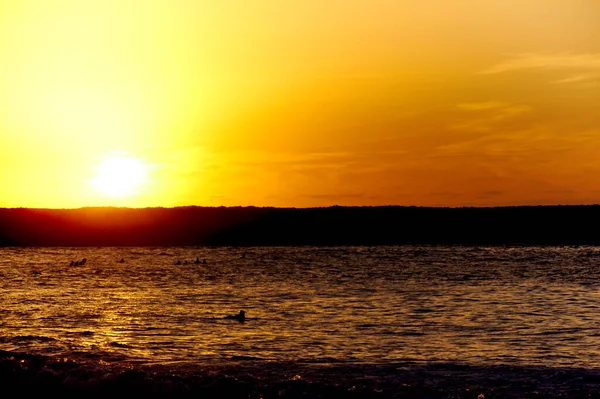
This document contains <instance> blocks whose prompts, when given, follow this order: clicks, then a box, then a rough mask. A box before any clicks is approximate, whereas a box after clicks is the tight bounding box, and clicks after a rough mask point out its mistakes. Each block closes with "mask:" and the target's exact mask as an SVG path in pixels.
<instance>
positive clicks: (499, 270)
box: [0, 246, 600, 398]
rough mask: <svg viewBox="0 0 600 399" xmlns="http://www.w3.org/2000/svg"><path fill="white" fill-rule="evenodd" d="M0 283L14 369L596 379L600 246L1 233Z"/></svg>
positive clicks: (550, 388)
mask: <svg viewBox="0 0 600 399" xmlns="http://www.w3.org/2000/svg"><path fill="white" fill-rule="evenodd" d="M83 258H86V262H85V264H84V265H77V266H73V265H71V263H72V262H73V261H80V260H81V259H83ZM121 259H122V260H123V261H121ZM196 259H198V262H195V260H196ZM204 261H205V262H206V263H204ZM179 263H181V264H179ZM0 293H1V302H0V350H1V351H2V358H3V359H4V362H5V363H4V376H5V378H7V379H10V378H9V377H6V375H7V374H6V373H9V372H10V373H15V372H16V371H17V370H18V371H19V372H20V373H23V374H22V379H23V381H28V380H32V381H33V380H36V381H38V382H39V381H46V382H44V383H42V385H43V384H50V383H49V382H48V381H47V380H48V378H49V377H48V375H50V376H51V378H50V380H49V381H51V384H50V385H49V386H53V387H55V388H56V387H60V389H62V390H64V389H67V388H66V387H70V389H82V388H81V387H82V386H90V385H91V386H94V387H95V388H96V389H99V386H100V385H101V386H104V387H106V386H107V384H109V385H110V384H113V385H114V384H115V381H117V379H118V376H120V375H121V376H122V375H123V374H122V373H123V372H126V371H128V372H132V371H135V372H139V373H143V376H144V377H143V378H141V377H139V376H140V375H142V374H140V375H138V374H136V375H137V377H136V378H133V379H132V377H131V375H130V376H129V377H128V378H125V379H124V380H123V379H122V380H121V384H125V385H124V386H129V385H131V384H134V381H133V380H135V381H137V380H138V379H141V380H143V381H146V383H147V384H151V385H152V386H154V385H156V384H157V383H158V382H157V381H159V380H160V381H162V383H161V384H162V385H161V386H162V387H163V389H166V390H167V395H166V397H168V396H170V395H174V394H175V393H178V394H183V393H187V394H191V393H190V392H192V391H193V390H192V388H191V387H192V386H194V384H196V385H198V384H199V383H198V378H200V377H198V375H200V374H201V375H202V376H203V377H202V378H204V379H202V381H203V382H202V383H201V384H200V385H201V386H202V387H203V391H202V392H204V393H206V392H208V391H206V389H208V388H207V386H214V385H215V381H217V382H218V381H222V379H223V378H231V379H232V381H236V383H237V384H238V385H239V386H238V388H239V389H237V390H235V391H232V392H229V391H226V395H225V394H224V393H223V389H225V388H224V387H220V388H219V389H217V390H216V391H214V392H213V391H210V392H212V394H213V396H215V397H219V396H221V397H222V396H223V395H225V396H229V397H233V396H238V397H257V398H258V397H268V396H269V395H271V396H273V397H282V396H285V395H288V396H289V395H292V394H291V393H290V392H294V394H299V393H302V392H300V391H303V390H304V394H307V392H308V393H311V392H312V393H311V395H313V396H315V397H317V396H320V397H328V395H327V392H329V391H327V389H325V388H323V387H337V389H338V390H339V389H343V392H344V393H345V394H348V395H350V393H352V394H353V395H355V396H356V395H358V394H357V392H358V391H357V389H359V390H360V389H366V390H368V392H369V394H370V395H383V396H385V395H388V396H390V397H425V396H427V395H430V396H427V397H450V396H449V395H451V394H450V393H449V392H455V391H456V390H459V391H460V392H471V393H475V392H477V395H479V394H481V395H484V396H485V395H486V394H487V397H488V398H489V397H490V395H492V396H493V395H494V393H495V394H496V395H497V396H496V397H509V396H510V395H515V396H514V397H519V396H518V395H521V394H522V393H523V392H525V391H527V392H531V391H535V392H546V394H545V395H546V396H548V397H550V395H558V394H563V395H565V394H566V393H565V392H567V393H568V392H571V391H573V390H576V391H577V392H580V391H581V390H588V392H589V391H594V392H595V390H600V388H598V387H600V383H599V382H598V381H600V377H599V376H598V375H597V374H596V373H597V370H599V369H600V329H599V327H600V248H597V247H527V246H513V247H510V246H507V247H500V246H498V247H461V246H424V247H414V246H373V247H356V246H351V247H151V248H147V247H135V248H131V247H128V248H122V247H119V248H53V247H50V248H48V247H46V248H16V247H15V248H2V249H0ZM240 310H244V311H245V312H246V320H245V321H244V322H239V321H237V320H230V319H225V318H224V316H226V315H230V314H237V313H238V312H239V311H240ZM1 370H2V369H0V371H1ZM74 370H79V371H78V372H74ZM83 370H85V372H84V371H83ZM50 371H51V372H50ZM109 371H110V372H109ZM198 373H200V374H198ZM40 375H43V376H44V378H45V379H42V380H40V378H41V377H40ZM175 375H177V376H178V377H177V378H178V379H179V380H178V381H180V380H181V379H182V378H191V377H190V376H191V375H194V376H195V378H196V379H195V380H193V381H191V382H190V381H189V380H185V381H187V382H185V383H182V382H180V385H176V384H175V385H174V378H175V377H173V376H175ZM208 375H210V376H211V377H210V378H212V379H211V380H210V381H211V382H210V383H209V382H207V381H206V380H205V378H208V377H207V376H208ZM69 376H70V378H71V380H69ZM73 376H78V377H73ZM73 378H74V379H73ZM165 379H166V380H168V381H169V383H168V384H166V385H165ZM457 379H459V380H460V381H461V382H460V383H457V382H456V380H457ZM69 381H70V382H69ZM123 381H125V382H123ZM149 381H150V382H149ZM194 381H195V382H194ZM452 381H454V382H452ZM317 382H318V383H320V384H325V385H323V386H320V388H314V386H312V388H311V385H310V384H316V383H317ZM283 383H285V384H287V385H285V388H284V389H283V390H282V389H276V390H273V389H272V387H273V386H275V385H277V384H283ZM300 383H302V384H304V385H301V386H300V385H298V384H300ZM135 384H138V385H139V381H137V382H136V383H135ZM207 384H208V385H207ZM211 384H212V385H211ZM274 384H275V385H274ZM290 384H296V385H290ZM13 385H14V384H13ZM138 385H136V386H137V387H138V389H140V388H139V386H138ZM217 385H218V383H217ZM226 385H227V386H228V387H231V384H226ZM14 386H15V388H14V389H15V390H19V389H26V387H27V384H26V383H25V382H23V383H22V384H21V385H19V384H16V385H14ZM165 386H167V388H165ZM290 387H291V388H290ZM121 388H123V387H122V386H121ZM56 389H58V388H56ZM153 389H155V388H153ZM311 389H312V391H311ZM332 389H333V388H332ZM407 389H408V390H409V391H407ZM410 389H413V391H410ZM415 389H417V391H418V392H417V391H414V390H415ZM429 390H430V391H429ZM544 390H545V391H544ZM479 391H481V392H479ZM315 392H316V393H315ZM427 392H429V393H427ZM431 392H433V393H431ZM339 393H340V392H337V393H336V394H335V396H339ZM500 393H502V394H500ZM332 395H333V394H332ZM394 395H396V396H394ZM398 395H400V396H398ZM402 395H405V396H402ZM419 395H420V396H419ZM431 395H433V396H431ZM435 395H438V396H435ZM444 395H446V396H444ZM477 395H476V396H477ZM209 396H210V395H209ZM305 396H306V395H305ZM309 396H310V395H309ZM359 396H360V395H359Z"/></svg>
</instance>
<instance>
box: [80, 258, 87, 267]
mask: <svg viewBox="0 0 600 399" xmlns="http://www.w3.org/2000/svg"><path fill="white" fill-rule="evenodd" d="M85 262H87V259H86V258H83V259H81V261H79V266H83V265H85Z"/></svg>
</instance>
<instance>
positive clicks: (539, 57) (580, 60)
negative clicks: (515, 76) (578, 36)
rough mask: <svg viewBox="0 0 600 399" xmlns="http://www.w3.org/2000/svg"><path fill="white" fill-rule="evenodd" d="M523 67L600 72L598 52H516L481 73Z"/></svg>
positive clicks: (499, 71) (515, 69) (514, 69)
mask: <svg viewBox="0 0 600 399" xmlns="http://www.w3.org/2000/svg"><path fill="white" fill-rule="evenodd" d="M523 69H547V70H571V71H573V70H576V71H592V72H595V73H594V75H596V74H600V54H594V53H588V54H537V53H527V54H518V55H516V56H513V57H511V58H509V59H508V60H506V61H504V62H501V63H499V64H496V65H494V66H493V67H491V68H489V69H487V70H485V71H483V72H482V73H484V74H494V73H503V72H510V71H517V70H523ZM581 76H583V75H581Z"/></svg>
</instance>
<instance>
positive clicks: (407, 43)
mask: <svg viewBox="0 0 600 399" xmlns="http://www.w3.org/2000/svg"><path fill="white" fill-rule="evenodd" d="M0 111H1V112H0V207H43V208H77V207H82V206H98V205H115V206H130V207H147V206H165V207H170V206H180V205H201V206H218V205H225V206H234V205H242V206H246V205H256V206H277V207H288V206H293V207H312V206H329V205H336V204H337V205H423V206H494V205H522V204H531V205H534V204H590V203H599V202H600V1H598V0H504V1H498V0H452V1H448V0H327V1H323V0H302V1H296V0H289V1H281V0H252V1H246V0H222V1H208V0H94V1H92V0H0Z"/></svg>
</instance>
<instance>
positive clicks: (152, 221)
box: [0, 205, 600, 246]
mask: <svg viewBox="0 0 600 399" xmlns="http://www.w3.org/2000/svg"><path fill="white" fill-rule="evenodd" d="M598 221H600V205H585V206H583V205H582V206H517V207H496V208H427V207H400V206H381V207H340V206H333V207H328V208H258V207H194V206H192V207H176V208H110V207H107V208H80V209H27V208H11V209H0V245H1V246H174V245H176V246H180V245H181V246H183V245H241V246H250V245H394V244H399V245H401V244H456V245H505V244H510V245H513V244H523V245H528V244H539V245H600V231H599V230H598V224H597V223H596V222H598Z"/></svg>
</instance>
